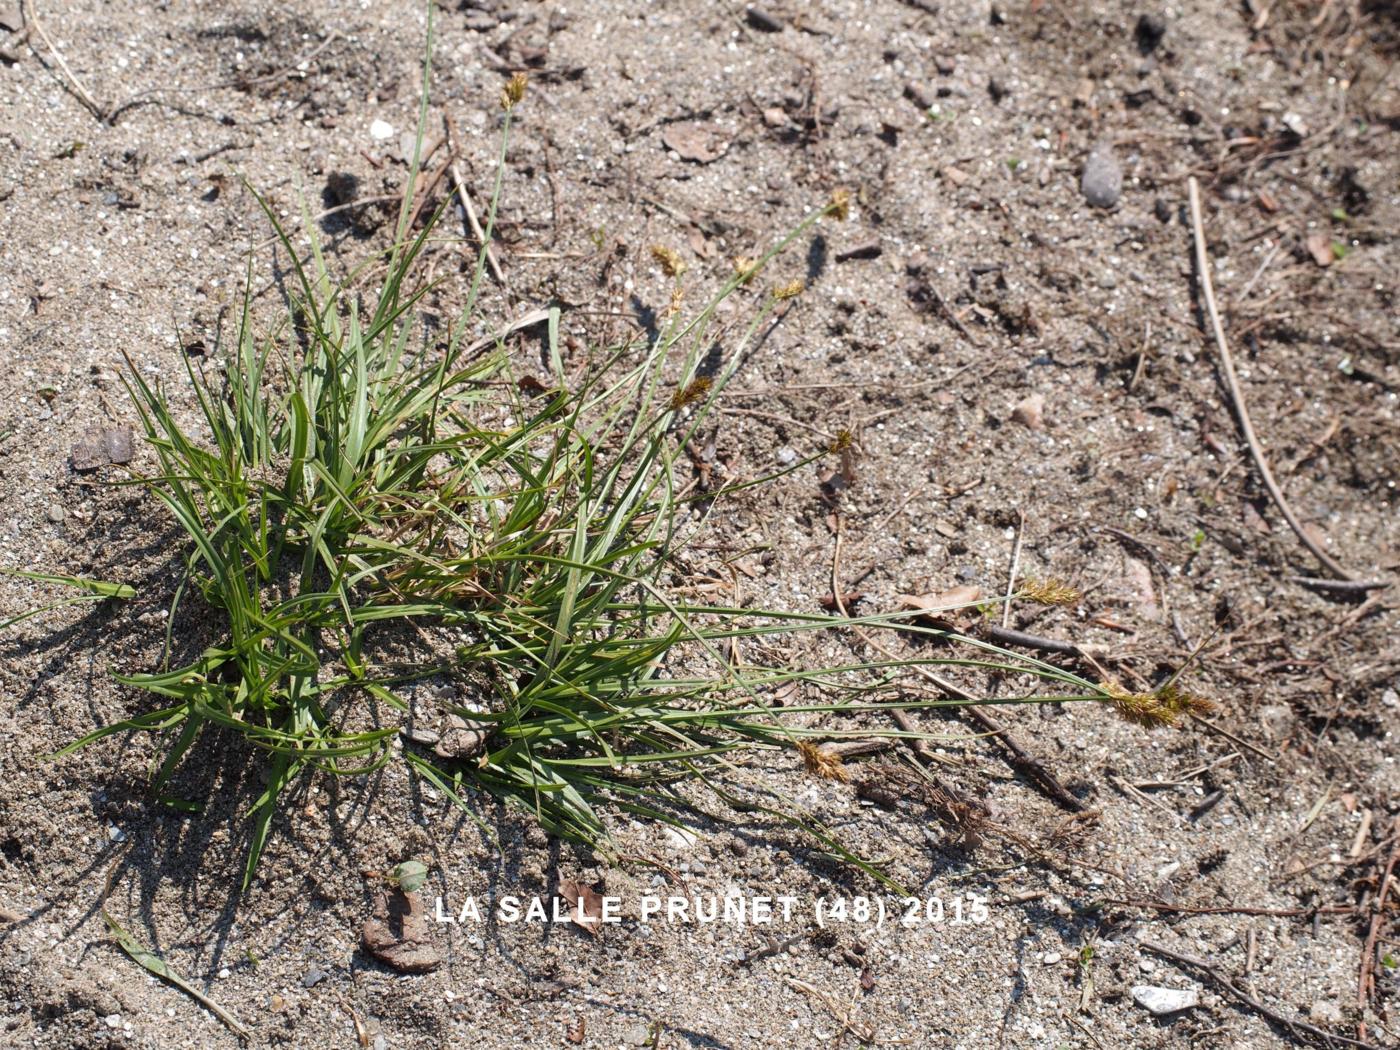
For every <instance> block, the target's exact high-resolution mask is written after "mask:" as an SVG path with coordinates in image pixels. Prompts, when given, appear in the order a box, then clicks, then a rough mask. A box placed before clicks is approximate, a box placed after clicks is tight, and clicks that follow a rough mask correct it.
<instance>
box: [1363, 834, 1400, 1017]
mask: <svg viewBox="0 0 1400 1050" xmlns="http://www.w3.org/2000/svg"><path fill="white" fill-rule="evenodd" d="M1395 831H1396V832H1400V818H1397V819H1396V821H1395ZM1397 861H1400V842H1397V843H1396V845H1395V846H1394V848H1393V849H1391V851H1390V859H1389V860H1388V861H1387V862H1386V865H1385V870H1384V873H1383V874H1382V875H1381V884H1380V889H1379V890H1377V891H1376V900H1375V903H1374V904H1373V905H1372V907H1373V908H1374V911H1373V913H1372V915H1371V924H1370V927H1369V929H1368V930H1367V931H1366V943H1365V944H1364V945H1362V948H1361V972H1360V974H1358V976H1357V981H1356V1007H1357V1009H1358V1010H1360V1011H1361V1013H1362V1016H1363V1017H1364V1016H1365V1011H1366V1004H1367V1003H1368V1002H1370V1000H1371V995H1372V994H1373V993H1374V991H1375V985H1376V977H1375V969H1376V938H1377V937H1378V936H1379V934H1380V931H1381V926H1382V925H1383V924H1384V922H1385V899H1386V897H1387V896H1388V895H1389V893H1390V884H1391V879H1392V878H1393V877H1394V875H1395V865H1396V862H1397ZM1356 1034H1357V1035H1358V1036H1360V1037H1361V1038H1362V1039H1365V1038H1366V1022H1365V1021H1364V1020H1363V1021H1359V1022H1357V1025H1356Z"/></svg>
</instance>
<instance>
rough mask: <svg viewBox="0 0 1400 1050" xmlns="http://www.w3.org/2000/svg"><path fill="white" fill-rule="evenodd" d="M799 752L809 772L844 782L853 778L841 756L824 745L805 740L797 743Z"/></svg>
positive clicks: (826, 778)
mask: <svg viewBox="0 0 1400 1050" xmlns="http://www.w3.org/2000/svg"><path fill="white" fill-rule="evenodd" d="M797 753H798V754H800V755H801V756H802V765H803V766H805V767H806V769H807V772H808V773H814V774H816V775H817V776H819V777H822V778H823V779H825V780H839V781H841V783H843V784H844V783H845V782H846V781H848V780H850V779H851V774H850V773H849V772H847V770H846V767H845V766H844V765H842V764H841V756H840V755H834V754H832V753H831V752H830V751H828V750H827V749H826V748H824V747H818V746H817V745H816V744H813V743H809V742H808V741H806V740H803V741H801V742H800V743H799V744H798V745H797Z"/></svg>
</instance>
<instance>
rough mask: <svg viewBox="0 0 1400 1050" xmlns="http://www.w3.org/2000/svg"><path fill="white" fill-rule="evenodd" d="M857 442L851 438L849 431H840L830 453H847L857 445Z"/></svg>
mask: <svg viewBox="0 0 1400 1050" xmlns="http://www.w3.org/2000/svg"><path fill="white" fill-rule="evenodd" d="M855 440H856V439H855V438H853V437H851V432H850V431H849V430H841V431H838V432H837V434H836V440H835V441H833V442H832V443H831V448H830V451H832V452H845V451H846V450H847V449H848V448H850V447H851V446H852V445H854V444H855Z"/></svg>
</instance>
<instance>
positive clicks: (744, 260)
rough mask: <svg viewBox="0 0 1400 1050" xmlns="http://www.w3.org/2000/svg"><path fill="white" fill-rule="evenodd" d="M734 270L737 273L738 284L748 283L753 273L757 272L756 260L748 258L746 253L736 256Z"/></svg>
mask: <svg viewBox="0 0 1400 1050" xmlns="http://www.w3.org/2000/svg"><path fill="white" fill-rule="evenodd" d="M734 272H735V273H736V274H738V275H739V283H740V284H748V283H749V281H751V280H753V275H754V274H756V273H758V260H757V259H750V258H749V257H748V256H747V255H739V256H736V257H735V259H734Z"/></svg>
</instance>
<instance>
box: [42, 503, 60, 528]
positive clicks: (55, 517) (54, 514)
mask: <svg viewBox="0 0 1400 1050" xmlns="http://www.w3.org/2000/svg"><path fill="white" fill-rule="evenodd" d="M44 513H45V514H46V515H47V517H48V519H49V521H51V522H53V523H54V524H55V525H57V524H58V523H59V522H61V521H62V520H63V508H62V507H60V506H59V505H58V504H57V503H50V504H49V509H48V510H47V511H45V512H44Z"/></svg>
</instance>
